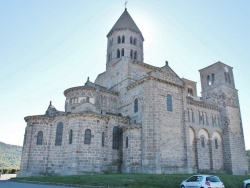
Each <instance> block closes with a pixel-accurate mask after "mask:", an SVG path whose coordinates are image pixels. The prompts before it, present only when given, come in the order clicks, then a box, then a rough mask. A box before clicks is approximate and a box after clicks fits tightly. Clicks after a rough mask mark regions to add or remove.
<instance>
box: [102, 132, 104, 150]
mask: <svg viewBox="0 0 250 188" xmlns="http://www.w3.org/2000/svg"><path fill="white" fill-rule="evenodd" d="M102 147H104V132H102Z"/></svg>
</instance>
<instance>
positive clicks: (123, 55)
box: [122, 48, 124, 57]
mask: <svg viewBox="0 0 250 188" xmlns="http://www.w3.org/2000/svg"><path fill="white" fill-rule="evenodd" d="M123 56H124V48H123V49H122V57H123Z"/></svg>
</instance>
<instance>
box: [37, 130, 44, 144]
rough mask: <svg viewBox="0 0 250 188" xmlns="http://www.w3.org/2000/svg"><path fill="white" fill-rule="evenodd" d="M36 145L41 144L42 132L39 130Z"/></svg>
mask: <svg viewBox="0 0 250 188" xmlns="http://www.w3.org/2000/svg"><path fill="white" fill-rule="evenodd" d="M36 145H43V132H42V131H39V132H38V133H37V140H36Z"/></svg>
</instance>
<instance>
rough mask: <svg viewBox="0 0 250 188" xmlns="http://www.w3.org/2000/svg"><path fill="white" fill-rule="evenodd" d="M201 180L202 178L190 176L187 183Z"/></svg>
mask: <svg viewBox="0 0 250 188" xmlns="http://www.w3.org/2000/svg"><path fill="white" fill-rule="evenodd" d="M201 180H202V176H192V177H191V178H189V179H188V180H187V182H200V181H201Z"/></svg>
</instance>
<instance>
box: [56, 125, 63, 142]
mask: <svg viewBox="0 0 250 188" xmlns="http://www.w3.org/2000/svg"><path fill="white" fill-rule="evenodd" d="M62 136H63V123H62V122H59V123H58V124H57V127H56V140H55V145H56V146H61V145H62Z"/></svg>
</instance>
